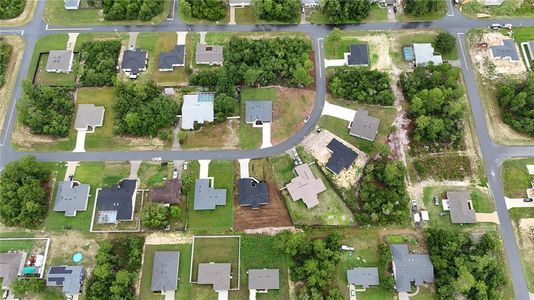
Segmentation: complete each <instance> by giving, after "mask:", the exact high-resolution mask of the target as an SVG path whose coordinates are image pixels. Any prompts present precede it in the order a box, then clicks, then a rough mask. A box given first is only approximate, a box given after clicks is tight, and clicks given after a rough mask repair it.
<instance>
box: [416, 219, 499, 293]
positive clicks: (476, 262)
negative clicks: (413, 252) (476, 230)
mask: <svg viewBox="0 0 534 300" xmlns="http://www.w3.org/2000/svg"><path fill="white" fill-rule="evenodd" d="M425 236H426V240H427V242H428V247H429V250H430V256H431V259H432V264H433V265H434V274H435V277H436V278H435V284H436V288H437V293H438V295H439V298H440V299H455V298H456V299H458V298H466V299H500V298H501V297H500V293H499V291H500V289H501V288H502V287H503V285H504V284H506V276H505V274H504V270H505V267H504V266H503V265H502V263H501V262H500V260H499V257H500V255H499V252H500V250H499V247H500V246H499V244H498V243H499V239H498V237H496V236H495V233H494V232H491V233H486V234H484V235H483V236H482V237H481V238H480V239H479V240H478V241H474V240H473V239H472V238H471V237H470V236H469V235H468V234H466V233H463V232H458V231H456V230H451V229H428V230H426V232H425Z"/></svg>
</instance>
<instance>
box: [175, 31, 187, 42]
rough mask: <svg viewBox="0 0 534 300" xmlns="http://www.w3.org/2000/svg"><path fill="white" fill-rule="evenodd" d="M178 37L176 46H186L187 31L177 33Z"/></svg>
mask: <svg viewBox="0 0 534 300" xmlns="http://www.w3.org/2000/svg"><path fill="white" fill-rule="evenodd" d="M176 35H177V36H178V37H177V39H176V45H185V42H186V38H187V31H176Z"/></svg>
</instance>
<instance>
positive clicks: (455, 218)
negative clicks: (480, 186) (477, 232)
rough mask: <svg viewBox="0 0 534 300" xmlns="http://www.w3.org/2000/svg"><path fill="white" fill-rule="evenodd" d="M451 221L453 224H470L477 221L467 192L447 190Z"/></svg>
mask: <svg viewBox="0 0 534 300" xmlns="http://www.w3.org/2000/svg"><path fill="white" fill-rule="evenodd" d="M447 199H448V200H449V207H450V210H451V221H452V223H453V224H471V223H476V222H477V217H476V214H475V209H474V208H473V203H472V202H471V196H469V193H467V192H447Z"/></svg>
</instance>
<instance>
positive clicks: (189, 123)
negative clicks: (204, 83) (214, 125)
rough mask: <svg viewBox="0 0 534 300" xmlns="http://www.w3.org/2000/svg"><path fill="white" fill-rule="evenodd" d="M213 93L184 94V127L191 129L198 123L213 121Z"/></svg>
mask: <svg viewBox="0 0 534 300" xmlns="http://www.w3.org/2000/svg"><path fill="white" fill-rule="evenodd" d="M214 101H215V94H213V93H198V94H195V95H184V102H183V104H182V125H181V126H182V129H187V130H191V129H193V128H194V127H195V122H196V123H197V124H204V122H213V119H214Z"/></svg>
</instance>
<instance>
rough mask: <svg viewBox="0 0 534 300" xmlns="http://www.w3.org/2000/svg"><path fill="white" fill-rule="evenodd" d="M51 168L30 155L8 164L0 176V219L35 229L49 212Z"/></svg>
mask: <svg viewBox="0 0 534 300" xmlns="http://www.w3.org/2000/svg"><path fill="white" fill-rule="evenodd" d="M49 180H50V171H49V170H48V169H47V168H46V167H45V165H44V164H43V163H41V162H38V161H36V160H35V157H33V156H26V157H23V158H22V159H21V160H18V161H13V162H10V163H8V164H7V165H6V166H5V168H4V170H3V171H2V175H1V176H0V218H1V219H2V223H4V224H5V225H6V226H21V227H25V228H36V227H37V226H38V225H39V224H41V222H42V221H43V219H44V217H45V216H46V212H47V211H48V201H49V198H50V189H49V187H48V183H49Z"/></svg>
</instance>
